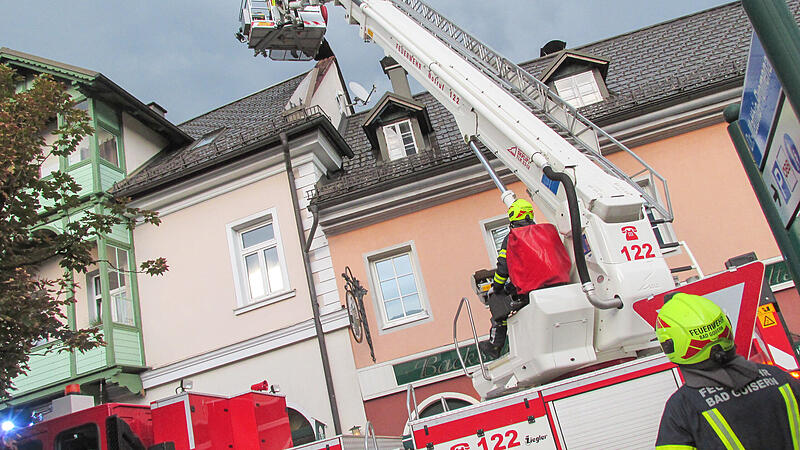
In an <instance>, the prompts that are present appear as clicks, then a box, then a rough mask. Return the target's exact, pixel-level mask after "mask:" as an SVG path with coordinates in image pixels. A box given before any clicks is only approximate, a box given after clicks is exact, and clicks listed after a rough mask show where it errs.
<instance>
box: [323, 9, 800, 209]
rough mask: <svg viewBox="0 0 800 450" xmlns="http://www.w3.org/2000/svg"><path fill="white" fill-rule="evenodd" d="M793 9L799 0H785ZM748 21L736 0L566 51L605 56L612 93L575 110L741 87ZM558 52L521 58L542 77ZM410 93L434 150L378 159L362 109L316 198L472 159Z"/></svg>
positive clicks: (437, 110)
mask: <svg viewBox="0 0 800 450" xmlns="http://www.w3.org/2000/svg"><path fill="white" fill-rule="evenodd" d="M788 4H789V7H790V9H791V10H792V11H795V13H797V11H798V10H800V0H789V1H788ZM751 34H752V28H751V26H750V23H749V21H748V19H747V16H746V14H745V12H744V10H743V9H742V6H741V3H739V2H735V3H730V4H726V5H722V6H718V7H715V8H711V9H708V10H705V11H701V12H698V13H695V14H692V15H688V16H685V17H680V18H677V19H673V20H670V21H667V22H663V23H659V24H656V25H652V26H649V27H646V28H643V29H640V30H636V31H632V32H630V33H626V34H622V35H619V36H614V37H611V38H608V39H604V40H601V41H598V42H594V43H591V44H588V45H584V46H581V47H577V48H575V49H567V52H573V53H576V54H584V55H592V56H593V57H596V58H600V59H602V60H607V61H609V65H608V74H607V77H606V85H607V88H608V91H609V94H610V96H609V98H607V99H605V100H604V101H602V102H599V103H595V104H592V105H588V106H585V107H583V108H581V109H580V112H581V113H582V114H583V115H584V116H586V117H588V118H589V119H590V120H592V121H594V122H595V123H597V124H599V125H601V126H603V125H606V124H609V123H614V122H617V121H620V120H624V119H626V118H628V117H633V116H636V115H641V114H644V113H647V112H650V111H653V110H657V109H661V108H664V107H666V106H669V105H670V104H677V103H679V102H681V101H685V100H686V98H690V97H692V96H694V95H704V94H710V93H713V92H716V91H718V90H719V91H722V90H726V89H730V88H733V87H736V86H741V84H742V80H743V77H744V72H745V69H746V64H747V53H748V49H749V46H750V36H751ZM561 55H562V53H561V52H558V53H554V54H550V55H547V56H544V57H540V58H536V59H533V60H530V61H527V62H524V63H522V64H520V66H521V67H523V68H524V69H525V70H527V71H528V72H530V73H531V74H533V75H534V76H536V77H537V78H540V77H541V76H542V75H544V73H545V72H546V71H547V69H548V68H550V67H551V66H552V65H553V63H554V61H556V59H557V58H559V57H560V56H561ZM414 98H415V99H416V100H417V101H419V102H421V103H423V104H425V105H426V106H427V108H428V111H429V115H430V118H431V122H432V124H433V128H434V133H433V138H434V140H435V141H436V142H438V149H435V150H434V151H431V152H421V153H419V154H415V155H412V156H409V157H407V158H403V159H400V160H395V161H391V162H379V161H377V160H376V158H375V156H374V154H373V153H372V152H371V149H370V146H369V143H368V141H367V138H366V136H365V135H364V132H363V130H362V129H361V127H360V126H359V125H360V124H361V123H363V121H364V116H365V114H366V113H364V112H362V113H361V114H359V115H356V116H354V117H352V118H351V120H350V121H349V123H348V128H347V130H346V132H345V139H346V140H347V142H348V144H350V147H351V148H352V149H353V152H354V153H355V157H354V158H352V159H350V160H348V161H345V163H344V166H343V171H342V175H341V176H340V177H339V178H338V179H336V180H333V181H330V182H324V181H322V182H321V183H320V184H319V186H318V190H317V195H316V198H315V199H314V201H315V202H316V203H317V204H318V205H319V206H320V207H323V208H324V207H325V206H330V205H334V204H338V203H341V202H345V201H348V200H351V199H354V198H358V197H359V196H361V195H363V194H364V193H365V192H375V191H379V190H383V189H387V188H390V187H393V186H395V185H402V184H407V183H408V182H410V181H413V180H414V179H416V177H418V176H419V175H421V174H428V173H444V172H447V171H450V170H453V169H454V168H457V167H461V166H464V165H470V164H474V162H475V159H474V156H473V155H472V152H471V150H470V149H469V147H468V146H467V145H465V144H464V142H463V140H462V138H461V137H460V133H459V131H458V128H457V127H456V124H455V121H454V119H453V117H452V115H451V114H450V113H449V112H448V111H446V110H445V109H444V108H443V107H442V106H441V105H440V104H438V103H437V102H436V101H434V100H433V98H432V96H431V95H429V94H427V93H423V94H418V95H415V96H414Z"/></svg>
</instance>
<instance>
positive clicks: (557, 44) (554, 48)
mask: <svg viewBox="0 0 800 450" xmlns="http://www.w3.org/2000/svg"><path fill="white" fill-rule="evenodd" d="M565 48H567V43H566V42H564V41H559V40H558V39H554V40H552V41H550V42H548V43H547V44H544V47H542V48H541V49H539V57H540V58H541V57H542V56H547V55H549V54H551V53H556V52H560V51H561V50H564V49H565Z"/></svg>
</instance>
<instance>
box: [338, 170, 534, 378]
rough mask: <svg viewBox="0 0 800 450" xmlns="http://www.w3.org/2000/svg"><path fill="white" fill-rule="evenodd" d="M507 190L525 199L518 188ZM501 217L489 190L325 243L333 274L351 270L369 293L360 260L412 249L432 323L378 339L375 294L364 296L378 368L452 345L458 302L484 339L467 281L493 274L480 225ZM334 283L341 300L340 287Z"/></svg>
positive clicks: (365, 361) (359, 354)
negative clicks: (464, 302)
mask: <svg viewBox="0 0 800 450" xmlns="http://www.w3.org/2000/svg"><path fill="white" fill-rule="evenodd" d="M510 187H511V188H512V189H513V190H514V191H515V192H517V193H518V194H523V195H524V192H525V191H524V188H523V186H522V184H521V183H516V184H514V185H511V186H510ZM504 214H505V207H504V206H503V204H502V203H501V202H500V196H499V193H498V192H497V191H496V190H492V191H487V192H483V193H481V194H478V195H473V196H470V197H468V198H464V199H460V200H456V201H454V202H450V203H447V204H444V205H440V206H436V207H433V208H428V209H425V210H422V211H418V212H414V213H411V214H407V215H404V216H401V217H398V218H395V219H391V220H388V221H386V222H383V223H379V224H375V225H371V226H368V227H365V228H362V229H359V230H356V231H352V232H349V233H344V234H340V235H335V236H330V237H329V238H328V243H329V245H330V247H331V257H332V258H333V266H334V268H336V270H337V271H340V272H341V271H343V270H344V267H345V266H350V269H351V270H352V271H353V275H354V276H355V277H356V278H358V279H359V280H360V281H361V283H362V285H364V286H367V288H368V289H369V285H368V282H367V279H368V273H367V268H366V266H365V263H364V255H365V254H367V253H371V252H374V251H376V250H381V249H384V248H386V247H391V246H394V245H397V244H401V243H404V242H409V241H413V242H414V244H415V246H416V249H417V252H418V254H417V257H418V258H419V264H420V266H421V271H422V278H423V283H424V285H425V289H426V290H427V293H428V301H429V303H430V305H431V309H432V315H433V319H434V320H433V321H429V322H427V323H423V324H420V325H412V326H410V327H407V328H402V329H390V330H388V331H387V332H386V333H385V334H383V333H382V332H381V331H380V330H379V328H378V324H377V322H376V321H375V317H376V313H375V310H374V304H373V295H374V294H373V293H372V292H370V293H368V294H367V295H366V296H365V298H364V306H365V308H366V313H367V318H368V320H369V326H370V331H371V332H372V337H373V341H374V343H375V356H376V358H377V360H378V362H382V361H387V360H391V359H394V358H399V357H402V356H406V355H410V354H414V353H416V352H420V351H423V350H427V349H430V348H433V347H437V346H440V345H444V344H446V343H448V342H450V343H451V342H452V341H453V329H452V321H453V317H454V316H455V313H456V309H457V308H458V303H459V301H460V300H461V297H468V298H469V299H470V301H471V305H472V308H473V312H474V314H475V321H476V327H477V329H478V334H479V335H484V334H486V332H487V331H488V329H489V314H488V310H486V309H485V308H483V307H482V306H480V303H479V302H478V301H477V297H476V295H475V294H474V293H473V292H472V290H471V288H470V281H469V280H470V277H471V276H472V274H473V273H474V272H475V271H476V270H478V269H486V268H494V264H495V263H494V261H490V260H489V255H488V253H487V251H486V245H485V244H484V238H483V234H482V231H481V228H482V227H481V225H480V221H481V220H484V219H489V218H492V217H495V216H498V215H504ZM338 283H339V289H340V291H341V294H342V295H341V298H344V292H343V290H342V281H341V280H338ZM462 319H463V320H462V321H461V322H460V324H459V329H458V330H459V331H458V334H459V338H460V339H465V338H467V337H468V336H471V334H472V331H471V329H470V327H469V322H468V320H467V318H466V317H465V315H464V314H462ZM421 336H424V339H421ZM354 353H355V357H356V366H357V367H364V366H366V365H370V364H371V363H372V361H371V359H370V358H369V351H368V349H367V348H366V346H365V345H355V346H354Z"/></svg>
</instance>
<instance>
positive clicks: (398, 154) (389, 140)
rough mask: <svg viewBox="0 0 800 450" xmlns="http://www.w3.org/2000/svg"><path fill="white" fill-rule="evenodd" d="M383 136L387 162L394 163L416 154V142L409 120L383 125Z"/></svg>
mask: <svg viewBox="0 0 800 450" xmlns="http://www.w3.org/2000/svg"><path fill="white" fill-rule="evenodd" d="M383 135H384V137H385V138H386V150H387V152H388V155H389V160H391V161H394V160H395V159H400V158H405V157H406V156H408V155H413V154H415V153H417V150H418V147H417V141H416V139H414V132H413V130H412V129H411V121H410V120H403V121H401V122H396V123H393V124H391V125H385V126H384V127H383Z"/></svg>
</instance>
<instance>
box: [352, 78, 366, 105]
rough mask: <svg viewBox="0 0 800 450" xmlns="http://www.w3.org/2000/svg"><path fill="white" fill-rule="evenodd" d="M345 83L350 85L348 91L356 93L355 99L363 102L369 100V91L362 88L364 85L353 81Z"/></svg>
mask: <svg viewBox="0 0 800 450" xmlns="http://www.w3.org/2000/svg"><path fill="white" fill-rule="evenodd" d="M347 85H348V86H350V91H351V92H352V93H353V94H355V95H356V99H357V100H361V101H362V102H365V103H366V102H367V100H369V93H368V92H367V90H366V89H364V86H362V85H360V84H358V83H356V82H355V81H351V82H350V83H348V84H347Z"/></svg>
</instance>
